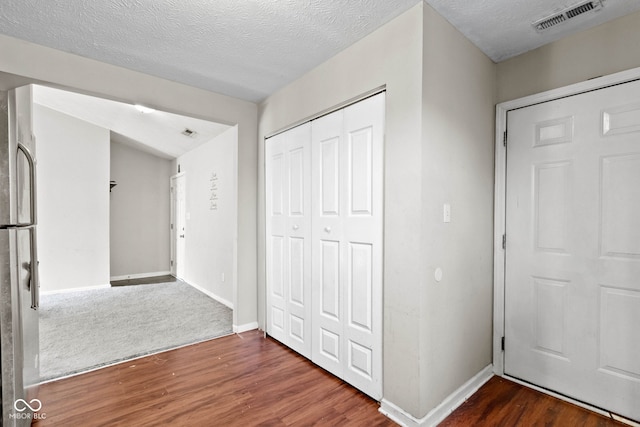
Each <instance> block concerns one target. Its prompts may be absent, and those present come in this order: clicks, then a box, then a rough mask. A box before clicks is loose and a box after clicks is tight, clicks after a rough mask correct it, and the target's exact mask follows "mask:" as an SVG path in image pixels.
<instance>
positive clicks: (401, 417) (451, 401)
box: [379, 365, 493, 427]
mask: <svg viewBox="0 0 640 427" xmlns="http://www.w3.org/2000/svg"><path fill="white" fill-rule="evenodd" d="M492 376H493V365H489V366H487V367H486V368H484V369H483V370H482V371H480V372H478V373H477V374H476V375H475V376H474V377H473V378H471V379H470V380H469V381H467V382H466V383H464V384H463V385H462V386H461V387H460V388H459V389H457V390H456V391H454V392H453V393H451V394H450V395H449V396H447V398H445V399H444V400H443V401H442V402H441V403H440V404H439V405H438V406H436V407H435V408H433V409H432V410H431V411H430V412H429V413H428V414H427V415H425V416H424V417H422V418H419V419H418V418H415V417H414V416H413V415H411V414H409V413H408V412H406V411H405V410H403V409H402V408H400V407H399V406H397V405H395V404H393V403H391V402H389V401H388V400H385V399H382V402H381V405H380V409H379V411H380V412H381V413H383V414H384V415H385V416H387V417H388V418H391V419H392V420H393V421H395V422H396V423H398V424H400V425H402V426H406V427H418V426H420V427H422V426H429V427H431V426H437V425H438V424H439V423H441V422H442V420H444V419H445V418H446V417H447V416H448V415H449V414H451V413H452V412H453V411H454V410H455V409H456V408H457V407H458V406H460V405H462V404H463V403H464V402H465V401H466V400H467V399H468V398H469V397H471V395H472V394H474V393H475V392H476V391H478V389H479V388H480V387H482V385H483V384H484V383H486V382H487V381H489V379H490V378H491V377H492Z"/></svg>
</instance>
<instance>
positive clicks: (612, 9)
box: [426, 0, 640, 62]
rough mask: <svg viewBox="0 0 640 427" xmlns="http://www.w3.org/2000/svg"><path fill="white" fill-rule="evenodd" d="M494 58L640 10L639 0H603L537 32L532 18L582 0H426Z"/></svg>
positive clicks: (540, 16) (517, 52)
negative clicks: (590, 9) (595, 7)
mask: <svg viewBox="0 0 640 427" xmlns="http://www.w3.org/2000/svg"><path fill="white" fill-rule="evenodd" d="M426 2H427V3H429V4H430V5H431V6H432V7H433V8H434V9H435V10H436V11H438V13H440V14H441V15H442V16H444V17H445V18H447V20H448V21H449V22H450V23H451V24H453V26H455V27H456V28H457V29H458V30H459V31H460V32H461V33H463V34H464V35H465V36H466V37H467V38H468V39H469V40H471V41H472V42H473V43H474V44H475V45H476V46H478V47H479V48H480V49H481V50H482V51H483V52H484V53H485V54H486V55H487V56H488V57H489V58H491V59H492V60H493V61H494V62H500V61H502V60H505V59H507V58H510V57H513V56H516V55H519V54H521V53H524V52H527V51H529V50H532V49H535V48H538V47H540V46H543V45H545V44H547V43H551V42H553V41H556V40H559V39H561V38H562V37H565V36H567V35H569V34H572V33H575V32H577V31H581V30H584V29H587V28H591V27H594V26H596V25H599V24H602V23H604V22H607V21H609V20H612V19H615V18H618V17H620V16H623V15H627V14H629V13H632V12H635V11H638V10H640V0H604V1H603V4H604V7H603V8H602V9H600V10H599V11H595V12H592V13H585V14H583V15H579V16H577V17H576V18H573V19H571V20H568V21H566V22H564V23H562V24H560V25H558V26H556V27H552V28H550V29H548V30H547V31H544V32H542V33H538V32H537V31H536V30H535V29H534V28H533V26H532V25H531V24H532V23H533V22H535V21H537V20H538V19H542V18H547V17H549V16H550V15H551V14H552V13H553V12H556V11H561V10H563V9H566V8H569V7H571V6H574V5H579V4H582V3H584V2H585V1H584V0H560V1H558V0H426Z"/></svg>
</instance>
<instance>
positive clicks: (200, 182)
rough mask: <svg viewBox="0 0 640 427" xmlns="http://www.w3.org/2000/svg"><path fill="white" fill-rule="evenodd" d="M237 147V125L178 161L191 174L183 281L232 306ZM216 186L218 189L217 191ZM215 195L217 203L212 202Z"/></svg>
mask: <svg viewBox="0 0 640 427" xmlns="http://www.w3.org/2000/svg"><path fill="white" fill-rule="evenodd" d="M237 147H238V128H237V127H236V126H234V127H232V128H230V129H229V130H227V131H226V132H224V133H223V134H221V135H219V136H217V137H216V138H214V139H213V140H211V141H210V142H208V143H206V144H203V145H201V146H200V147H198V148H196V149H194V150H192V151H190V152H188V153H186V154H184V155H182V156H180V157H179V158H178V159H177V163H178V164H179V165H180V171H181V172H183V173H184V174H185V176H186V178H185V185H186V200H185V202H186V212H187V219H186V226H185V266H184V267H185V277H183V279H184V280H185V281H187V282H188V283H190V284H192V285H195V286H197V287H199V288H201V289H203V290H205V291H206V292H207V293H209V294H210V295H212V296H214V297H215V298H216V299H218V300H219V301H221V302H223V303H224V304H226V305H228V306H231V307H232V306H233V302H232V301H233V281H234V280H235V277H234V276H235V274H234V259H233V254H234V245H235V241H236V235H237V232H236V230H237V229H236V222H237V221H236V218H237V209H236V206H237V204H236V198H237V183H236V177H237V172H236V171H237V164H236V162H237V160H236V159H237ZM213 174H215V178H216V179H215V180H214V181H212V179H211V178H212V175H213ZM214 183H215V187H216V190H212V184H214ZM212 192H215V196H216V197H217V200H211V197H212ZM212 203H215V206H213V205H212ZM232 308H233V307H232Z"/></svg>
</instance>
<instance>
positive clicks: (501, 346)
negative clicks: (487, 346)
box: [500, 337, 504, 351]
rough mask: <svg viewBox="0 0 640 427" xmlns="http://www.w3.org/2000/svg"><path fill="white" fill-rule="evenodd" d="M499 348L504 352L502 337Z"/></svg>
mask: <svg viewBox="0 0 640 427" xmlns="http://www.w3.org/2000/svg"><path fill="white" fill-rule="evenodd" d="M500 348H501V349H502V351H504V337H502V341H501V343H500Z"/></svg>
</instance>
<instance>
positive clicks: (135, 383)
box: [33, 331, 395, 427]
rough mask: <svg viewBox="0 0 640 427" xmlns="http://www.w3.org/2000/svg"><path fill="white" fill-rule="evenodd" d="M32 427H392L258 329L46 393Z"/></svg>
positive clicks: (53, 386)
mask: <svg viewBox="0 0 640 427" xmlns="http://www.w3.org/2000/svg"><path fill="white" fill-rule="evenodd" d="M38 398H39V399H40V400H41V401H42V409H41V411H40V412H41V413H42V412H44V413H45V414H46V418H45V419H44V420H37V421H36V422H34V424H33V425H34V426H38V427H40V426H65V427H71V426H83V427H89V426H107V425H108V426H147V425H148V426H159V425H171V426H256V425H264V426H290V425H311V424H314V425H326V426H341V425H355V426H360V425H361V426H392V425H395V424H394V423H393V422H392V421H390V420H389V419H387V418H386V417H385V416H384V415H382V414H380V413H379V412H378V404H377V403H376V402H375V401H373V400H371V399H370V398H369V397H367V396H365V395H364V394H362V393H360V392H358V391H357V390H355V389H354V388H352V387H351V386H349V385H348V384H346V383H344V382H343V381H341V380H339V379H338V378H336V377H334V376H332V375H330V374H328V373H327V372H325V371H324V370H322V369H320V368H317V367H315V366H314V365H313V364H312V363H311V362H309V361H308V360H307V359H305V358H303V357H301V356H299V355H298V354H296V353H294V352H293V351H291V350H289V349H288V348H286V347H284V346H282V345H280V344H278V343H277V342H275V341H274V340H272V339H263V338H262V333H261V332H258V331H251V332H246V333H243V334H240V335H231V336H227V337H223V338H218V339H216V340H212V341H207V342H205V343H201V344H197V345H192V346H188V347H183V348H181V349H177V350H172V351H168V352H165V353H160V354H158V355H155V356H149V357H145V358H142V359H138V360H134V361H131V362H125V363H122V364H119V365H115V366H111V367H107V368H104V369H101V370H98V371H94V372H90V373H87V374H83V375H79V376H77V377H72V378H68V379H64V380H60V381H56V382H52V383H47V384H43V385H42V386H41V387H40V391H39V394H38Z"/></svg>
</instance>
